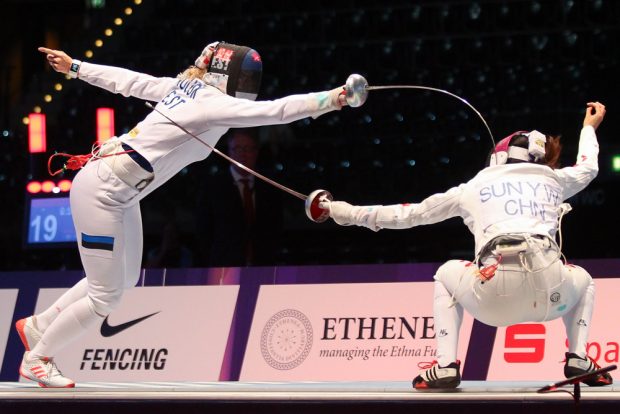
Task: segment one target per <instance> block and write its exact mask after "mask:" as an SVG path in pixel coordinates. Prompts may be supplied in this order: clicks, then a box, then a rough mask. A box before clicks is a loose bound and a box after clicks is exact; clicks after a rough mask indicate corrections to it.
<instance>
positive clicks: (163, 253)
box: [144, 220, 193, 268]
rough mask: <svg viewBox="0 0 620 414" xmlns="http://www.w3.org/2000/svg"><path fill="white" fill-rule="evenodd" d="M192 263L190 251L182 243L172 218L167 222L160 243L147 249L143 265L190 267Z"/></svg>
mask: <svg viewBox="0 0 620 414" xmlns="http://www.w3.org/2000/svg"><path fill="white" fill-rule="evenodd" d="M192 264H193V255H192V251H191V250H190V249H189V248H187V246H185V245H184V244H183V240H182V236H181V233H180V231H179V227H178V225H177V223H176V222H175V221H174V220H171V221H169V222H167V223H166V224H165V226H164V231H163V235H162V238H161V243H160V245H159V246H157V247H154V248H152V249H150V250H149V251H148V253H147V257H146V263H145V266H144V267H147V268H164V267H191V266H192Z"/></svg>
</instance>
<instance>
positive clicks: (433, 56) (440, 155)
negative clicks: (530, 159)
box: [0, 0, 620, 271]
mask: <svg viewBox="0 0 620 414" xmlns="http://www.w3.org/2000/svg"><path fill="white" fill-rule="evenodd" d="M94 4H96V5H99V6H101V7H93V5H94ZM0 7H1V8H2V9H0V15H1V16H2V21H3V22H2V25H0V30H1V32H0V34H1V35H2V39H3V41H2V42H0V47H1V48H2V57H3V59H2V61H1V62H0V90H1V91H2V100H1V102H0V195H1V198H2V200H1V201H2V202H1V203H0V206H1V207H0V209H1V210H0V211H1V213H2V214H1V216H0V217H2V223H1V226H2V231H1V236H0V243H1V245H0V252H1V253H0V259H1V260H0V266H1V267H0V270H5V271H6V270H25V269H64V268H80V264H79V258H78V257H77V249H75V248H74V247H72V248H60V249H45V250H41V249H28V248H25V247H24V246H23V237H24V234H23V232H24V201H25V198H26V192H25V186H26V184H27V182H28V181H29V180H30V179H39V180H41V179H44V178H46V177H47V172H46V168H45V163H46V161H47V157H48V156H49V155H50V154H51V153H53V151H55V150H57V151H64V152H69V153H74V154H83V153H88V152H89V151H90V148H91V144H92V143H93V142H94V141H95V110H96V108H97V107H100V106H111V107H113V108H114V109H115V112H116V133H117V134H121V133H123V132H125V131H127V130H129V129H131V127H132V126H133V125H134V124H135V123H137V122H138V121H140V120H141V119H142V118H143V117H144V116H145V115H146V114H147V113H148V111H149V110H148V108H146V107H145V106H144V104H143V103H142V102H141V101H139V100H137V99H133V98H128V99H127V98H123V97H122V96H116V95H113V94H110V93H108V92H106V91H103V90H100V89H98V88H94V87H91V86H89V85H87V84H86V83H84V82H80V81H75V80H73V81H68V80H66V79H65V78H64V77H63V76H62V75H60V74H57V73H55V72H53V71H51V70H50V68H49V67H48V66H47V64H46V61H45V59H44V56H43V55H41V54H40V53H39V52H37V50H36V48H37V46H41V45H47V46H49V47H52V48H58V49H62V50H65V51H66V52H67V53H68V54H69V55H71V56H72V57H74V58H77V59H82V60H90V61H92V62H95V63H102V64H109V65H114V66H121V67H126V68H129V69H134V70H137V71H140V72H145V73H149V74H152V75H155V76H175V75H176V74H177V73H179V72H181V71H182V70H183V69H184V68H185V67H187V66H188V65H190V64H192V63H193V61H194V59H195V58H196V57H197V56H198V55H199V54H200V51H201V50H202V48H203V47H204V46H205V45H206V44H207V43H210V42H212V41H215V40H225V41H227V42H231V43H236V44H243V45H248V46H251V47H253V48H255V49H256V50H258V51H259V53H260V54H261V55H262V58H263V65H264V74H263V84H262V88H261V94H260V95H259V99H263V100H264V99H273V98H278V97H282V96H285V95H288V94H292V93H305V92H311V91H320V90H325V89H328V88H333V87H336V86H338V85H341V84H343V83H344V82H345V80H346V78H347V77H348V75H349V74H351V73H360V74H362V75H364V76H365V77H366V79H368V82H369V83H370V84H371V85H390V84H417V85H425V86H431V87H435V88H441V89H446V90H448V91H450V92H452V93H455V94H457V95H459V96H462V97H464V98H465V99H467V100H468V101H469V102H470V103H471V104H472V105H473V106H474V107H476V108H477V109H478V111H480V113H481V114H482V115H483V116H484V118H485V119H486V121H487V122H488V123H489V125H490V127H491V129H492V131H493V134H494V136H495V139H496V140H499V139H501V138H502V137H504V136H506V135H508V134H510V133H511V132H513V131H515V130H521V129H524V130H531V129H538V130H540V131H543V132H545V133H548V134H560V135H562V142H563V143H564V151H563V158H562V160H563V164H564V165H570V164H572V163H574V160H575V157H576V154H577V148H576V145H577V141H578V136H579V131H580V128H581V123H582V119H583V114H584V108H585V104H586V102H588V101H592V100H598V101H601V102H603V103H604V104H606V106H607V117H606V119H605V121H604V123H603V124H602V126H601V127H600V128H599V130H598V135H599V141H600V144H601V156H600V167H601V171H600V174H599V177H598V178H597V179H596V180H595V181H594V182H593V183H592V184H591V185H590V186H589V187H588V189H587V190H586V191H584V192H582V193H580V194H579V195H578V196H576V197H574V198H572V199H571V200H570V202H571V204H572V205H573V207H574V210H573V211H572V212H571V213H570V214H569V215H568V216H567V217H566V218H565V219H564V222H563V229H564V231H563V236H564V237H563V239H564V251H565V254H566V256H567V257H568V259H569V260H570V259H583V258H606V257H618V247H617V246H618V243H617V241H616V234H617V231H618V225H617V223H616V220H615V213H616V208H615V205H616V202H617V198H618V196H617V191H616V187H617V185H618V183H619V182H620V174H619V173H614V172H613V171H612V170H611V157H612V155H614V154H617V153H620V142H619V141H618V136H619V134H618V132H619V131H620V123H619V122H620V121H619V117H618V111H619V108H620V105H619V104H620V102H619V95H620V94H619V92H620V88H619V87H618V80H617V75H618V70H619V69H620V65H619V60H620V59H619V57H620V56H619V55H620V48H619V47H618V44H619V43H620V42H619V41H620V36H619V29H620V2H617V1H612V0H591V1H577V0H575V1H569V0H562V1H559V0H558V1H524V0H513V1H510V0H506V1H456V0H455V1H394V0H388V1H381V2H377V1H354V0H345V1H331V2H327V1H312V2H298V1H297V2H292V1H264V2H263V1H260V2H259V1H251V0H226V1H219V0H214V1H199V0H178V1H165V0H143V2H142V3H141V4H140V5H136V4H134V1H127V0H125V1H120V0H112V1H110V0H106V1H98V2H96V1H95V2H93V1H84V0H64V1H60V0H48V1H42V0H40V1H37V0H19V1H18V0H5V1H3V2H2V5H1V6H0ZM126 7H131V8H132V11H133V12H132V14H131V15H125V14H124V9H125V8H126ZM119 16H120V17H122V18H123V20H124V22H123V25H121V26H115V25H114V24H113V19H114V18H115V17H119ZM108 27H109V28H112V29H113V31H114V34H113V36H111V37H106V36H104V35H103V32H104V29H105V28H108ZM96 39H102V40H103V41H104V44H103V47H101V48H98V47H95V46H94V42H95V40H96ZM88 49H90V50H92V51H93V53H94V56H93V57H92V58H91V59H87V58H86V57H85V56H84V53H85V51H86V50H88ZM56 82H61V83H62V85H63V90H62V91H61V92H54V91H53V85H54V83H56ZM46 93H51V94H52V96H53V100H52V102H50V103H44V102H43V95H44V94H46ZM36 105H39V106H41V107H42V111H43V112H44V113H45V114H46V115H47V148H48V153H47V154H44V155H42V156H34V157H31V156H29V155H28V152H27V127H26V126H25V125H24V124H23V123H22V118H23V117H24V116H27V114H28V113H30V112H32V108H34V107H35V106H36ZM258 133H259V136H260V140H261V145H262V154H261V164H262V165H261V171H263V172H264V173H265V174H266V175H268V176H269V177H271V178H273V179H275V180H276V181H278V182H280V183H282V184H284V185H286V186H289V187H291V188H293V189H295V190H296V191H299V192H302V193H305V194H308V193H310V192H311V191H313V190H315V189H317V188H325V189H328V190H329V191H331V192H332V193H333V194H334V196H335V198H336V199H339V200H346V201H349V202H351V203H354V204H375V203H381V204H389V203H397V202H417V201H420V200H422V199H423V198H424V197H426V196H428V195H431V194H433V193H435V192H440V191H445V190H447V189H448V188H449V187H451V186H453V185H457V184H459V183H461V182H464V181H467V180H469V179H470V178H471V177H473V175H474V174H475V173H476V172H477V171H478V170H479V169H481V168H482V167H483V164H484V161H485V159H486V156H487V153H488V152H489V150H490V148H491V140H490V139H489V136H488V133H487V132H486V129H485V128H484V126H483V124H482V122H481V120H480V119H479V118H478V117H477V116H476V115H475V113H473V112H472V111H471V110H470V109H468V108H467V107H466V106H465V105H464V104H463V103H461V102H459V101H458V100H456V99H454V98H451V97H448V96H445V95H441V94H437V93H428V92H422V91H408V90H399V91H377V92H372V93H371V95H370V96H369V99H368V101H367V103H366V104H365V105H364V106H363V107H361V108H357V109H353V108H345V109H343V110H342V111H340V112H334V113H330V114H327V115H325V116H322V117H320V118H318V119H317V120H309V119H306V120H302V121H299V122H295V123H293V124H291V125H288V126H278V127H263V128H260V130H259V132H258ZM222 149H223V148H222ZM223 168H227V165H226V164H225V162H224V161H222V160H220V159H218V158H217V157H216V156H211V157H209V158H208V159H207V160H206V161H204V162H202V163H197V164H193V165H191V166H189V167H188V168H186V169H185V170H183V171H182V172H181V173H180V174H179V175H178V176H177V177H175V178H174V179H172V180H171V181H170V182H168V183H167V184H165V185H164V186H163V187H162V188H161V189H159V190H157V191H156V192H155V193H154V194H152V195H150V196H149V197H147V198H146V199H145V200H144V201H143V202H142V214H143V221H144V232H145V249H144V250H145V254H146V252H148V251H149V250H150V249H152V248H154V247H156V246H158V245H159V243H160V239H161V234H162V228H163V227H164V225H165V224H166V223H167V222H169V221H174V222H176V223H178V226H179V229H180V231H181V238H182V242H183V244H184V245H185V246H186V247H187V248H188V249H190V250H193V249H195V246H196V245H197V239H198V237H199V235H198V234H196V231H195V228H196V227H195V223H196V216H197V214H200V212H199V211H196V209H195V204H196V200H195V194H196V191H197V189H199V188H200V186H201V185H202V184H203V183H204V179H205V176H207V175H209V174H215V173H217V172H218V171H221V169H223ZM66 176H67V177H69V178H71V177H72V173H69V174H67V175H66ZM285 199H286V200H287V203H286V205H285V206H284V209H285V221H284V239H283V240H282V243H281V245H280V246H279V248H278V252H277V254H276V257H277V259H276V261H275V262H274V264H287V265H300V264H338V263H390V262H391V263H394V262H417V261H420V262H422V261H444V260H447V259H450V258H466V259H471V258H472V257H471V256H472V251H473V238H472V237H471V235H470V234H469V232H468V230H467V229H466V227H465V226H464V225H463V224H462V221H461V220H460V219H452V220H448V221H446V222H444V223H441V224H437V225H433V226H426V227H419V228H414V229H410V230H401V231H390V230H383V231H381V232H379V233H373V232H371V231H369V230H367V229H363V228H342V227H338V226H336V225H334V224H333V223H324V224H316V223H312V222H310V221H309V220H308V219H307V218H306V217H305V213H304V210H303V203H302V202H301V201H299V200H297V199H295V198H293V197H290V196H288V195H285Z"/></svg>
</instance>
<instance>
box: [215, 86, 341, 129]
mask: <svg viewBox="0 0 620 414" xmlns="http://www.w3.org/2000/svg"><path fill="white" fill-rule="evenodd" d="M205 105H206V106H205V117H206V119H207V121H208V123H209V125H211V126H224V127H227V128H243V127H252V126H262V125H275V124H287V123H290V122H293V121H297V120H299V119H303V118H307V117H309V116H311V117H313V118H317V117H318V116H320V115H323V114H324V113H327V112H330V111H334V110H340V109H341V108H342V107H343V106H346V105H347V101H346V98H345V91H344V87H342V86H340V87H338V88H335V89H332V90H330V91H325V92H316V93H308V94H302V95H290V96H287V97H284V98H280V99H275V100H272V101H250V100H247V99H239V98H233V97H232V96H228V95H224V94H219V95H217V96H216V97H213V98H212V99H210V100H209V101H208V102H207V103H206V104H205Z"/></svg>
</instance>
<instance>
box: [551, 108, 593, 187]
mask: <svg viewBox="0 0 620 414" xmlns="http://www.w3.org/2000/svg"><path fill="white" fill-rule="evenodd" d="M604 118H605V105H603V104H602V103H600V102H588V104H587V107H586V114H585V116H584V118H583V128H582V129H581V134H580V136H579V152H578V153H577V162H576V163H575V165H573V166H572V167H566V168H562V169H560V170H556V173H557V174H558V176H559V177H560V179H562V180H563V185H564V199H567V198H569V197H572V196H573V195H575V194H577V193H578V192H579V191H581V190H583V189H584V188H586V186H587V185H588V184H589V183H590V182H591V181H592V180H593V179H594V178H595V177H596V175H597V174H598V152H599V146H598V140H597V138H596V132H595V131H596V129H597V128H598V127H599V125H601V122H603V119H604Z"/></svg>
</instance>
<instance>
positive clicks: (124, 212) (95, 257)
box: [32, 160, 143, 357]
mask: <svg viewBox="0 0 620 414" xmlns="http://www.w3.org/2000/svg"><path fill="white" fill-rule="evenodd" d="M139 193H140V192H139V191H138V190H137V189H135V188H133V187H131V186H129V185H127V184H125V183H124V182H123V181H121V180H120V179H119V178H118V177H117V176H116V175H115V174H114V173H113V172H112V169H111V168H110V166H109V165H107V164H106V163H105V162H103V161H102V160H97V161H93V162H90V163H88V164H86V166H84V168H82V170H80V172H79V173H78V174H77V175H76V177H75V179H74V180H73V185H72V188H71V194H70V199H71V214H72V216H73V222H74V224H75V231H76V234H77V239H78V247H79V252H80V257H81V259H82V265H83V266H84V271H85V273H86V280H87V283H86V286H85V284H84V283H83V281H82V282H80V283H78V284H76V285H75V286H74V287H73V288H72V289H70V290H69V291H68V292H67V293H65V294H64V295H63V296H62V297H61V298H59V299H58V300H57V301H56V303H54V304H53V305H52V306H51V307H50V308H49V309H48V310H46V311H44V312H43V313H42V314H41V316H42V318H41V319H45V320H46V321H45V322H46V323H45V325H48V326H47V329H45V332H44V333H43V336H42V338H41V341H40V342H39V344H38V345H37V346H36V347H35V348H33V350H32V354H33V355H34V356H45V357H53V356H54V355H55V354H56V353H57V352H58V351H59V350H60V349H62V348H63V347H64V346H66V345H67V344H69V343H70V342H71V341H73V340H74V339H76V338H77V337H79V336H80V335H81V334H82V333H84V332H85V331H86V330H87V329H88V328H90V327H91V326H93V325H94V324H96V323H97V322H98V321H101V319H102V318H103V317H105V316H107V315H108V314H109V313H110V312H111V311H112V310H113V309H115V308H116V307H117V306H118V304H119V303H120V300H121V297H122V295H123V292H124V290H125V289H127V288H130V287H133V286H135V285H136V283H137V281H138V279H139V276H140V268H141V260H142V243H143V240H142V218H141V215H140V206H139V203H138V202H139V199H140V197H139Z"/></svg>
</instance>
